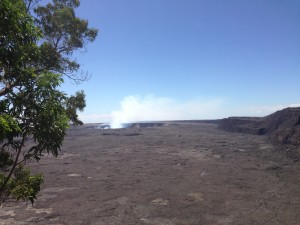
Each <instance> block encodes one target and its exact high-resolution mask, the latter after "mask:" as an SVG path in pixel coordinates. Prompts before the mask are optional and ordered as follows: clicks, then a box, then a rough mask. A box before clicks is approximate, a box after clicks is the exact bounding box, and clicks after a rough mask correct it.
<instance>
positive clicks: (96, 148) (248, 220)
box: [0, 122, 300, 225]
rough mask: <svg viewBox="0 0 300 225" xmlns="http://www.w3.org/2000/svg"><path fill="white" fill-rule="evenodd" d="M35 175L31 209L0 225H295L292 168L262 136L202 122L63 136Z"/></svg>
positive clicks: (87, 129) (18, 210) (299, 206)
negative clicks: (38, 183)
mask: <svg viewBox="0 0 300 225" xmlns="http://www.w3.org/2000/svg"><path fill="white" fill-rule="evenodd" d="M32 168H33V169H34V170H35V171H40V172H43V173H44V176H45V182H44V184H43V186H42V190H41V192H40V194H39V197H38V200H37V201H36V203H35V204H34V205H33V206H31V204H29V203H28V204H26V203H19V204H14V203H7V204H6V205H4V206H3V207H2V208H0V225H29V224H40V225H44V224H52V225H65V224H68V225H117V224H118V225H131V224H138V225H201V224H203V225H219V224H220V225H236V224H239V225H247V224H249V225H250V224H251V225H268V224H269V225H299V224H300V175H299V172H300V165H299V163H295V162H294V161H292V160H291V159H289V158H287V157H286V153H285V151H278V150H277V148H276V146H274V145H272V144H271V143H270V142H268V140H267V139H266V137H264V136H255V135H250V134H239V133H229V132H226V131H222V130H218V129H217V125H215V124H208V123H188V122H181V123H169V124H166V125H164V126H161V127H152V128H127V129H118V130H100V129H95V128H94V126H93V125H91V124H89V125H84V126H83V127H78V128H72V129H71V130H70V131H69V132H68V135H67V137H66V139H65V142H64V147H63V151H62V152H61V154H60V155H59V157H58V158H53V157H46V158H44V159H42V160H41V161H40V163H39V164H37V163H33V164H32Z"/></svg>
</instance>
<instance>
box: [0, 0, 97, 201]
mask: <svg viewBox="0 0 300 225" xmlns="http://www.w3.org/2000/svg"><path fill="white" fill-rule="evenodd" d="M34 2H36V1H33V0H1V1H0V203H1V202H4V201H6V200H7V199H9V198H14V199H17V200H19V199H22V200H29V201H31V202H32V203H33V202H34V199H35V198H36V195H37V193H38V192H39V190H40V185H41V184H42V182H43V176H42V174H32V173H31V172H30V170H29V169H28V168H26V163H27V162H28V161H30V160H32V159H35V160H37V161H38V160H40V159H41V156H42V155H43V154H44V153H48V154H53V155H54V156H57V154H58V152H59V150H60V148H61V146H62V143H63V139H64V136H65V134H66V130H67V129H68V127H69V124H70V121H71V122H72V123H73V124H75V125H78V124H82V122H81V121H80V120H79V119H78V115H77V111H78V110H83V109H84V107H85V94H84V92H83V91H79V92H76V93H75V95H73V96H70V97H68V96H67V95H66V94H65V93H64V92H62V91H61V90H59V87H60V85H61V84H62V83H63V82H64V80H63V78H64V77H67V78H70V79H71V80H73V81H74V82H76V83H80V82H82V81H84V80H86V79H87V77H86V74H84V73H79V72H78V71H79V68H80V65H79V64H78V63H77V62H76V61H75V60H73V59H72V54H73V52H74V51H76V50H80V49H85V47H86V44H88V43H89V42H93V41H94V40H95V38H96V36H97V30H96V29H93V28H89V27H88V21H86V20H83V19H80V18H78V17H76V15H75V8H77V7H79V5H80V2H79V0H53V2H52V3H48V4H47V5H46V6H37V7H35V8H34V9H33V11H32V5H33V3H34Z"/></svg>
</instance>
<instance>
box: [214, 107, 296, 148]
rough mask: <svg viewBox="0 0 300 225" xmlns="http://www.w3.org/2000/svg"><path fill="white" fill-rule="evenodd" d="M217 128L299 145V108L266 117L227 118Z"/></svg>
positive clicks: (287, 109)
mask: <svg viewBox="0 0 300 225" xmlns="http://www.w3.org/2000/svg"><path fill="white" fill-rule="evenodd" d="M219 128H220V129H223V130H227V131H231V132H242V133H250V134H256V135H265V134H266V135H269V136H270V137H271V139H272V140H274V141H275V142H277V143H281V144H292V145H300V107H297V108H286V109H283V110H280V111H277V112H275V113H273V114H271V115H269V116H266V117H261V118H257V117H254V118H253V117H229V118H226V119H222V120H221V121H220V123H219Z"/></svg>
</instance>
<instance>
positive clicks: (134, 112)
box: [111, 95, 223, 128]
mask: <svg viewBox="0 0 300 225" xmlns="http://www.w3.org/2000/svg"><path fill="white" fill-rule="evenodd" d="M222 104H223V101H222V100H221V99H209V100H193V101H188V102H178V101H175V100H173V99H171V98H166V97H155V96H153V95H147V96H146V97H139V96H127V97H125V98H124V99H123V100H122V101H121V103H120V105H121V108H120V110H118V111H114V112H112V114H111V117H112V120H111V127H112V128H120V127H122V126H123V124H126V123H132V122H137V121H164V120H192V119H216V118H218V117H219V116H220V114H219V113H220V111H221V106H222Z"/></svg>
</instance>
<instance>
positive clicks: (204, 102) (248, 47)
mask: <svg viewBox="0 0 300 225" xmlns="http://www.w3.org/2000/svg"><path fill="white" fill-rule="evenodd" d="M299 10H300V1H298V0H285V1H283V0H251V1H250V0H226V1H224V0H209V1H208V0H206V1H201V0H88V1H84V0H82V1H81V5H80V7H79V8H78V10H77V14H78V16H80V17H82V18H85V19H88V21H89V24H90V26H92V27H95V28H98V29H99V35H98V37H97V40H96V41H95V42H94V43H92V44H90V45H88V46H87V49H88V51H87V53H85V54H83V55H82V54H76V58H77V60H78V61H79V62H80V63H81V64H82V69H83V70H86V71H88V72H89V73H91V74H92V77H91V79H90V80H89V81H87V82H85V83H83V84H81V85H79V86H77V85H74V84H71V83H70V82H69V81H66V83H65V85H64V86H63V88H64V90H66V92H67V93H70V94H71V93H74V92H75V91H76V90H81V89H83V90H85V92H86V94H87V99H86V100H87V107H86V109H85V111H84V112H82V113H80V118H81V119H83V121H84V122H105V121H111V120H118V121H121V122H122V121H124V122H128V121H136V120H165V119H215V118H223V117H228V116H238V115H243V116H264V115H267V114H269V113H272V112H274V111H276V110H279V109H281V108H284V107H287V106H297V105H300V91H299V90H300V88H299V86H300V85H299V84H300V13H299Z"/></svg>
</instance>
